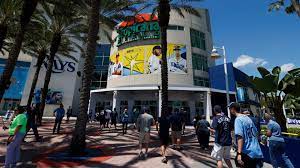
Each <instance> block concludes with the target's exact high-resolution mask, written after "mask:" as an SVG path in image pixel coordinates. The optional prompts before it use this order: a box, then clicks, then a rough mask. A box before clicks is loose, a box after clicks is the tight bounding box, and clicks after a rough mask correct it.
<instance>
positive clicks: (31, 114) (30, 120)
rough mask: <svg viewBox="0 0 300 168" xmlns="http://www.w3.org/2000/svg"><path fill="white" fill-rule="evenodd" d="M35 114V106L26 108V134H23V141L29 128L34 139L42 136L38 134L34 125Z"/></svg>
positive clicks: (39, 139)
mask: <svg viewBox="0 0 300 168" xmlns="http://www.w3.org/2000/svg"><path fill="white" fill-rule="evenodd" d="M36 115H37V109H36V108H35V106H33V107H32V108H30V107H29V108H27V127H26V134H25V136H24V141H25V137H26V136H27V133H28V132H29V131H30V129H32V131H33V133H34V136H35V140H36V141H41V140H42V137H41V136H39V132H38V129H37V126H36V123H35V122H36Z"/></svg>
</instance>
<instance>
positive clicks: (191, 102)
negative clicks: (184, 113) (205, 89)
mask: <svg viewBox="0 0 300 168" xmlns="http://www.w3.org/2000/svg"><path fill="white" fill-rule="evenodd" d="M193 97H194V95H193ZM189 107H190V121H193V119H194V117H195V115H196V108H195V100H189Z"/></svg>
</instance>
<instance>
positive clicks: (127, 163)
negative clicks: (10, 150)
mask: <svg viewBox="0 0 300 168" xmlns="http://www.w3.org/2000/svg"><path fill="white" fill-rule="evenodd" d="M52 126H53V120H46V122H44V124H43V126H42V127H39V133H40V134H41V135H42V136H43V137H44V140H43V142H34V136H33V134H32V132H30V133H29V135H28V137H27V138H26V141H27V142H26V143H23V144H22V157H21V163H19V165H20V167H22V168H23V167H57V165H56V166H53V164H51V163H50V162H46V161H45V159H43V158H44V156H45V154H46V155H49V154H48V153H49V151H52V150H55V149H59V148H62V149H64V150H66V149H67V146H68V144H69V143H70V140H71V133H72V130H73V128H74V121H70V122H69V123H65V122H63V124H62V131H61V134H59V135H57V134H55V135H52ZM193 131H194V130H193V128H192V127H187V130H186V135H184V137H183V150H181V151H176V150H173V149H169V150H168V159H169V162H168V164H164V163H162V162H161V159H162V158H161V156H160V147H159V139H158V136H157V132H156V131H155V129H154V128H153V131H152V133H151V145H150V148H149V155H148V158H147V159H140V158H139V157H138V153H139V150H138V133H137V132H136V130H133V129H132V128H130V129H129V131H128V133H127V134H125V135H122V131H121V130H120V127H119V128H118V130H117V131H115V130H113V129H111V131H109V130H108V129H105V130H103V131H102V132H100V131H99V125H98V123H92V124H88V126H87V144H88V145H94V146H95V145H96V146H97V145H98V146H104V147H103V148H102V147H101V149H100V150H101V151H102V154H103V155H105V156H103V157H102V158H100V161H98V160H97V161H95V160H93V159H89V160H93V162H89V163H87V162H86V163H87V164H79V165H77V166H76V167H101V168H111V167H116V168H118V167H129V168H137V167H138V168H152V167H162V168H189V167H191V168H193V167H201V168H212V167H216V163H215V161H214V160H213V159H212V158H211V157H210V152H211V148H212V145H213V142H212V141H211V143H210V149H209V151H204V150H201V149H200V147H199V144H198V142H197V139H196V137H195V135H194V133H193ZM6 138H7V131H6V132H4V131H3V130H1V131H0V140H1V143H0V166H2V165H3V162H4V159H5V153H6V145H5V143H6ZM59 156H60V155H59ZM233 156H234V155H232V158H233ZM59 163H61V164H60V166H59V167H73V166H74V165H71V164H69V163H67V162H63V161H62V162H59ZM47 164H48V165H47ZM264 167H267V168H268V167H270V166H269V165H267V164H265V166H264Z"/></svg>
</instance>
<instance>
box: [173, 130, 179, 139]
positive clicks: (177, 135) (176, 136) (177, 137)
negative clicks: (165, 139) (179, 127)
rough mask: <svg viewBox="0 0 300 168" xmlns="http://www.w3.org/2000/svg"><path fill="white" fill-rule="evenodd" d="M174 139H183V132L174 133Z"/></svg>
mask: <svg viewBox="0 0 300 168" xmlns="http://www.w3.org/2000/svg"><path fill="white" fill-rule="evenodd" d="M172 137H173V138H176V139H181V131H172Z"/></svg>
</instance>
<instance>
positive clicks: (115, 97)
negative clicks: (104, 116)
mask: <svg viewBox="0 0 300 168" xmlns="http://www.w3.org/2000/svg"><path fill="white" fill-rule="evenodd" d="M117 97H118V91H116V90H115V91H113V100H112V110H114V109H117Z"/></svg>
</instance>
